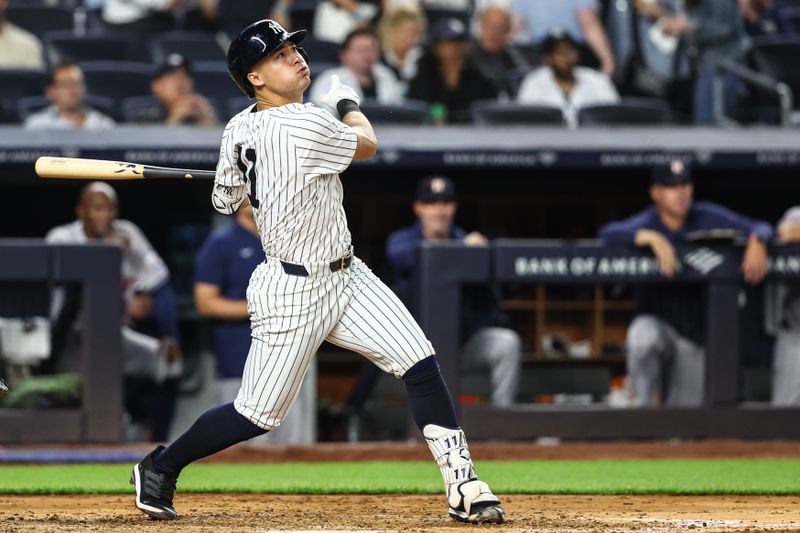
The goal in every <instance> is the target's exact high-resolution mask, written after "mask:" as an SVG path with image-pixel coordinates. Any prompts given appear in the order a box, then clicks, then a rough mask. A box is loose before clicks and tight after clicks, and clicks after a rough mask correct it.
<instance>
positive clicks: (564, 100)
mask: <svg viewBox="0 0 800 533" xmlns="http://www.w3.org/2000/svg"><path fill="white" fill-rule="evenodd" d="M542 51H543V54H542V63H543V64H544V66H542V67H540V68H538V69H536V70H534V71H533V72H531V73H530V74H528V75H527V76H525V78H524V79H523V80H522V85H520V88H519V92H518V93H517V102H518V103H520V104H532V105H544V106H553V107H558V108H560V109H561V111H562V112H563V113H564V118H565V120H566V121H567V124H568V125H569V126H570V127H573V128H574V127H576V126H577V122H578V119H577V115H578V110H579V109H580V108H581V107H584V106H589V105H598V104H613V103H616V102H618V101H619V94H618V93H617V89H616V88H615V87H614V84H613V83H612V82H611V79H610V78H609V77H608V76H606V75H605V74H603V73H602V72H598V71H596V70H593V69H590V68H586V67H579V66H578V47H577V45H576V44H575V41H574V40H573V39H572V37H571V36H570V35H569V34H567V33H563V34H553V35H550V36H549V37H548V38H547V39H546V40H545V41H544V43H543V45H542Z"/></svg>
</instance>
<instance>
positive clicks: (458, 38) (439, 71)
mask: <svg viewBox="0 0 800 533" xmlns="http://www.w3.org/2000/svg"><path fill="white" fill-rule="evenodd" d="M431 40H432V43H431V46H430V48H429V49H428V50H426V52H425V54H424V55H423V56H422V57H421V58H420V60H419V62H418V63H417V75H416V76H415V77H414V79H412V80H411V84H410V86H409V88H408V95H407V96H408V97H409V98H412V99H415V100H424V101H426V102H430V103H431V104H432V105H431V115H432V118H433V121H434V123H436V124H444V123H447V122H450V123H457V122H468V121H469V120H470V106H471V105H472V104H473V103H474V102H476V101H478V100H489V99H496V98H497V96H498V92H497V89H496V88H495V86H494V84H493V83H492V82H491V80H489V79H488V78H486V76H484V75H483V74H481V72H480V71H479V70H478V69H477V67H475V66H474V65H473V64H472V63H471V62H470V60H469V58H468V57H467V28H466V26H465V25H464V23H463V22H461V21H460V20H458V19H455V18H443V19H440V20H438V21H437V22H436V23H435V24H434V25H433V27H432V28H431Z"/></svg>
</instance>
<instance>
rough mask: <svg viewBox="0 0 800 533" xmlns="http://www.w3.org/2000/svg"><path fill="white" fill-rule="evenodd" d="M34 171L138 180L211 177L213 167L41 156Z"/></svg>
mask: <svg viewBox="0 0 800 533" xmlns="http://www.w3.org/2000/svg"><path fill="white" fill-rule="evenodd" d="M35 169H36V174H37V175H39V176H41V177H43V178H65V179H97V180H139V179H198V178H199V179H213V178H214V171H213V170H197V169H191V168H169V167H156V166H151V165H142V164H140V163H128V162H125V161H106V160H102V159H81V158H74V157H40V158H39V159H37V160H36V166H35Z"/></svg>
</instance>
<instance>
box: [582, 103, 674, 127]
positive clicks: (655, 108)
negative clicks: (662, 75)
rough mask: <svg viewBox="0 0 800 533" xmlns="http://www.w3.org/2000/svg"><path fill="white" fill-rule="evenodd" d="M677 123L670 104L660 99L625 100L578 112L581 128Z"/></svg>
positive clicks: (588, 107)
mask: <svg viewBox="0 0 800 533" xmlns="http://www.w3.org/2000/svg"><path fill="white" fill-rule="evenodd" d="M676 122H678V120H677V117H676V115H675V113H674V112H673V111H672V109H670V107H669V104H667V102H665V101H664V100H660V99H658V98H623V99H622V100H620V101H619V102H618V103H616V104H603V105H595V106H586V107H583V108H581V109H580V110H579V111H578V124H579V125H580V126H611V125H631V126H658V125H672V124H675V123H676Z"/></svg>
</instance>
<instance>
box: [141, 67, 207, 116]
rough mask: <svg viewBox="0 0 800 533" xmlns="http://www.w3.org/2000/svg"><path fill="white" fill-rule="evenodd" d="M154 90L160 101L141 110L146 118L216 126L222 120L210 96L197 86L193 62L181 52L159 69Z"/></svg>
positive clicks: (154, 80)
mask: <svg viewBox="0 0 800 533" xmlns="http://www.w3.org/2000/svg"><path fill="white" fill-rule="evenodd" d="M150 90H151V91H152V92H153V97H154V98H155V100H156V105H154V106H153V107H152V108H150V109H145V110H143V111H142V112H141V117H140V118H139V119H137V121H138V120H140V121H142V122H152V123H163V124H166V125H167V126H180V125H184V126H186V125H189V126H214V125H216V124H218V123H219V121H218V120H217V114H216V111H214V106H212V105H211V102H209V100H208V98H206V97H205V96H203V95H202V94H200V93H198V92H196V91H195V90H194V80H193V79H192V64H191V63H190V62H189V60H188V59H186V58H184V57H183V56H182V55H180V54H170V55H168V56H167V57H166V59H165V60H164V63H162V64H161V65H159V66H158V68H157V69H156V74H155V77H154V78H153V82H152V83H151V84H150Z"/></svg>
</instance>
